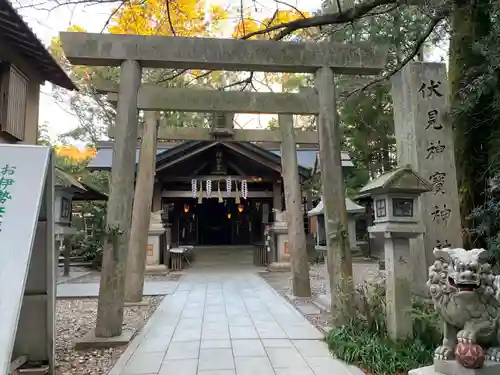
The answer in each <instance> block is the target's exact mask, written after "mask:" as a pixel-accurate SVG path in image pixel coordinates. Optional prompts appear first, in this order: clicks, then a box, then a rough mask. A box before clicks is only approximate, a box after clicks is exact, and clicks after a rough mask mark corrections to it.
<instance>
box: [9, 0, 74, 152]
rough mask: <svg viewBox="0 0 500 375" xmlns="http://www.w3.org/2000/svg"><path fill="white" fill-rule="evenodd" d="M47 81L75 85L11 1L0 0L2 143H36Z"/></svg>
mask: <svg viewBox="0 0 500 375" xmlns="http://www.w3.org/2000/svg"><path fill="white" fill-rule="evenodd" d="M45 81H49V82H51V83H53V84H55V85H57V86H60V87H64V88H66V89H68V90H74V89H76V87H75V85H74V84H73V82H71V80H70V78H69V77H68V76H67V75H66V73H64V71H63V70H62V69H61V67H60V66H59V65H58V64H57V62H56V61H55V60H54V58H53V57H52V56H51V54H50V53H49V52H48V51H47V49H46V48H45V47H44V45H43V44H42V42H41V41H40V40H39V39H38V38H37V37H36V35H35V34H34V33H33V31H32V30H31V29H30V28H29V26H28V25H27V24H26V23H25V22H24V21H23V19H22V18H21V17H20V16H19V15H18V14H17V12H16V11H15V10H14V8H13V6H12V4H10V2H9V1H8V0H0V143H27V144H35V143H36V141H37V136H38V107H39V100H40V85H43V84H44V82H45Z"/></svg>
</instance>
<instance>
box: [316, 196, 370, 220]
mask: <svg viewBox="0 0 500 375" xmlns="http://www.w3.org/2000/svg"><path fill="white" fill-rule="evenodd" d="M345 208H346V211H347V213H348V214H363V213H365V210H366V209H365V208H364V207H363V206H360V205H359V204H357V203H354V202H353V201H352V200H351V199H349V198H348V197H346V198H345ZM324 213H325V205H324V203H323V198H322V199H321V200H320V201H319V203H318V205H317V206H316V207H314V208H313V209H312V210H310V211H309V212H308V213H307V215H308V216H318V215H324Z"/></svg>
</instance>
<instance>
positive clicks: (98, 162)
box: [88, 141, 353, 170]
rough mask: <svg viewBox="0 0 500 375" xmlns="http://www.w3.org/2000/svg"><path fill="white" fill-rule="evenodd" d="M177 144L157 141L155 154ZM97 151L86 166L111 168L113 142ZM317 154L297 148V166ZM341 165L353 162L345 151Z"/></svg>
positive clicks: (315, 150) (306, 165)
mask: <svg viewBox="0 0 500 375" xmlns="http://www.w3.org/2000/svg"><path fill="white" fill-rule="evenodd" d="M176 145H179V143H177V144H172V143H164V142H159V143H158V146H157V150H156V155H157V156H158V155H160V154H162V153H164V152H165V151H168V150H169V149H171V148H173V147H175V146H176ZM253 146H255V147H258V148H259V149H262V150H263V151H268V152H271V153H273V154H275V155H277V156H279V157H281V151H280V149H279V148H263V147H261V146H257V145H253ZM96 148H97V153H96V155H95V157H94V158H93V159H92V160H91V161H90V162H89V164H88V168H89V169H95V170H109V169H111V164H112V162H113V142H112V141H104V142H99V143H98V144H97V145H96ZM317 154H318V148H302V149H300V148H299V149H297V161H298V164H299V166H301V167H303V168H308V169H313V168H314V165H315V162H316V158H317ZM135 160H136V163H137V162H138V161H139V145H138V146H137V149H136V159H135ZM342 166H344V167H352V166H353V163H352V161H351V158H350V156H349V154H348V153H347V152H342Z"/></svg>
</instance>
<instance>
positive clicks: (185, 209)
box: [184, 203, 189, 214]
mask: <svg viewBox="0 0 500 375" xmlns="http://www.w3.org/2000/svg"><path fill="white" fill-rule="evenodd" d="M184 212H185V213H186V214H187V213H188V212H189V204H187V203H186V204H185V205H184Z"/></svg>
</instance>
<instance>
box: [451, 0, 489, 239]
mask: <svg viewBox="0 0 500 375" xmlns="http://www.w3.org/2000/svg"><path fill="white" fill-rule="evenodd" d="M489 7H490V4H489V1H488V0H477V1H474V2H471V1H458V2H455V3H454V6H453V11H452V16H451V40H450V58H449V79H450V85H451V87H450V89H451V90H450V93H451V97H450V104H451V107H452V108H453V109H457V108H460V107H461V106H462V99H461V98H460V91H461V90H462V89H463V88H464V87H466V86H467V85H468V84H469V83H470V82H471V80H472V77H471V76H470V75H468V73H469V72H470V70H471V69H473V68H474V67H476V66H479V65H481V64H482V63H483V62H484V60H483V58H482V57H481V56H480V55H478V54H477V53H475V52H474V51H473V44H474V43H475V42H476V41H478V40H480V39H481V38H483V37H485V36H487V35H488V34H489V32H490V26H491V25H490V15H489V11H490V9H489ZM490 103H491V98H490V97H486V95H485V96H483V97H482V98H481V100H479V101H478V102H477V103H476V105H475V106H473V107H472V108H471V109H470V110H468V112H467V113H462V112H460V113H458V114H456V113H455V116H454V117H453V125H454V128H455V155H456V157H457V159H458V160H457V163H456V164H457V180H458V181H457V182H458V186H459V193H460V214H461V216H462V228H464V229H467V228H471V227H473V226H474V223H473V222H471V221H470V220H469V219H468V218H467V217H468V216H469V215H470V213H471V211H472V209H473V208H474V207H476V206H478V205H482V204H484V202H485V198H486V195H485V189H486V187H487V186H488V161H489V160H488V142H489V139H490V135H491V131H492V126H493V124H492V123H493V121H492V119H491V117H490V111H489V110H488V109H487V107H488V106H489V105H490ZM464 233H466V231H465V232H464ZM475 240H476V239H474V238H470V237H469V236H468V235H466V234H465V235H464V246H466V247H468V248H470V247H472V246H474V247H478V246H482V245H485V244H484V243H482V244H481V243H475V244H473V242H476V241H475Z"/></svg>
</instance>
